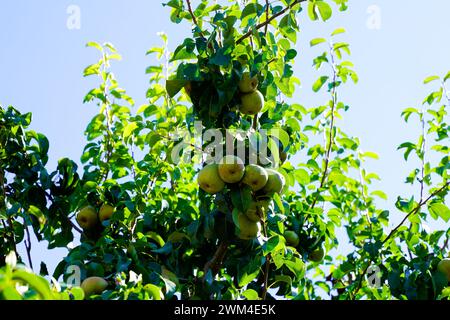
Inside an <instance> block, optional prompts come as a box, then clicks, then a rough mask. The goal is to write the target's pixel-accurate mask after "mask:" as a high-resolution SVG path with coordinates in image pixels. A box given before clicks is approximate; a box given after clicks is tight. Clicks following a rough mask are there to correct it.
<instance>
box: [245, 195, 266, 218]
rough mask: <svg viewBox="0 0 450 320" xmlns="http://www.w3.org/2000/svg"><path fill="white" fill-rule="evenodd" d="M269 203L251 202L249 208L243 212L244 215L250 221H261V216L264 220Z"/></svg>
mask: <svg viewBox="0 0 450 320" xmlns="http://www.w3.org/2000/svg"><path fill="white" fill-rule="evenodd" d="M269 206H270V201H267V200H261V201H253V202H252V203H251V204H250V207H249V208H248V210H247V211H246V212H245V215H246V216H247V218H248V219H249V220H250V221H253V222H259V221H261V216H260V215H262V217H263V218H264V217H266V216H267V212H268V211H269Z"/></svg>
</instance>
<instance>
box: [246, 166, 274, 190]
mask: <svg viewBox="0 0 450 320" xmlns="http://www.w3.org/2000/svg"><path fill="white" fill-rule="evenodd" d="M268 179H269V175H268V174H267V171H266V169H264V168H263V167H261V166H258V165H256V164H249V165H248V166H247V167H246V168H245V174H244V177H243V179H242V183H244V184H246V185H248V186H249V187H250V188H251V189H252V190H253V191H259V190H261V189H262V188H264V186H265V185H266V184H267V181H268Z"/></svg>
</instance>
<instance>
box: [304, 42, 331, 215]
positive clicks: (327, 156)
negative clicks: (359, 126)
mask: <svg viewBox="0 0 450 320" xmlns="http://www.w3.org/2000/svg"><path fill="white" fill-rule="evenodd" d="M330 56H331V68H332V69H333V89H332V91H331V121H330V133H329V134H328V141H327V151H326V153H325V167H324V169H323V173H322V179H321V180H320V186H319V189H318V190H320V189H322V188H323V187H324V186H325V182H326V179H327V177H328V167H329V165H330V155H331V150H332V149H333V144H334V143H333V141H334V136H333V131H334V122H335V115H334V111H335V109H336V104H337V92H336V81H337V77H338V75H337V70H336V63H335V61H334V53H333V47H332V46H331V45H330ZM318 192H319V191H318ZM318 198H319V195H317V196H316V197H315V198H314V200H313V203H312V204H311V207H310V208H309V210H312V209H314V207H315V206H316V204H317V201H318Z"/></svg>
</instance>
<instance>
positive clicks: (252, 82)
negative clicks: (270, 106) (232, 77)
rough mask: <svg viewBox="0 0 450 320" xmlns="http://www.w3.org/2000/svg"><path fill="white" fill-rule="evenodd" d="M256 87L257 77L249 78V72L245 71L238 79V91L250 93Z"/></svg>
mask: <svg viewBox="0 0 450 320" xmlns="http://www.w3.org/2000/svg"><path fill="white" fill-rule="evenodd" d="M256 88H258V79H257V78H256V77H253V78H250V72H245V73H244V74H243V75H242V79H241V81H239V91H241V92H242V93H250V92H253V91H255V90H256Z"/></svg>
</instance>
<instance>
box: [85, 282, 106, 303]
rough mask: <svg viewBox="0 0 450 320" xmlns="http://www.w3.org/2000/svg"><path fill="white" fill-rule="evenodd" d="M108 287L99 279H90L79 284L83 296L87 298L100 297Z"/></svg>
mask: <svg viewBox="0 0 450 320" xmlns="http://www.w3.org/2000/svg"><path fill="white" fill-rule="evenodd" d="M107 287H108V282H107V281H106V280H105V279H103V278H100V277H90V278H87V279H86V280H84V281H83V282H82V283H81V289H83V291H84V296H85V297H86V298H89V297H90V296H92V295H100V294H102V293H103V291H105V290H106V288H107Z"/></svg>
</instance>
